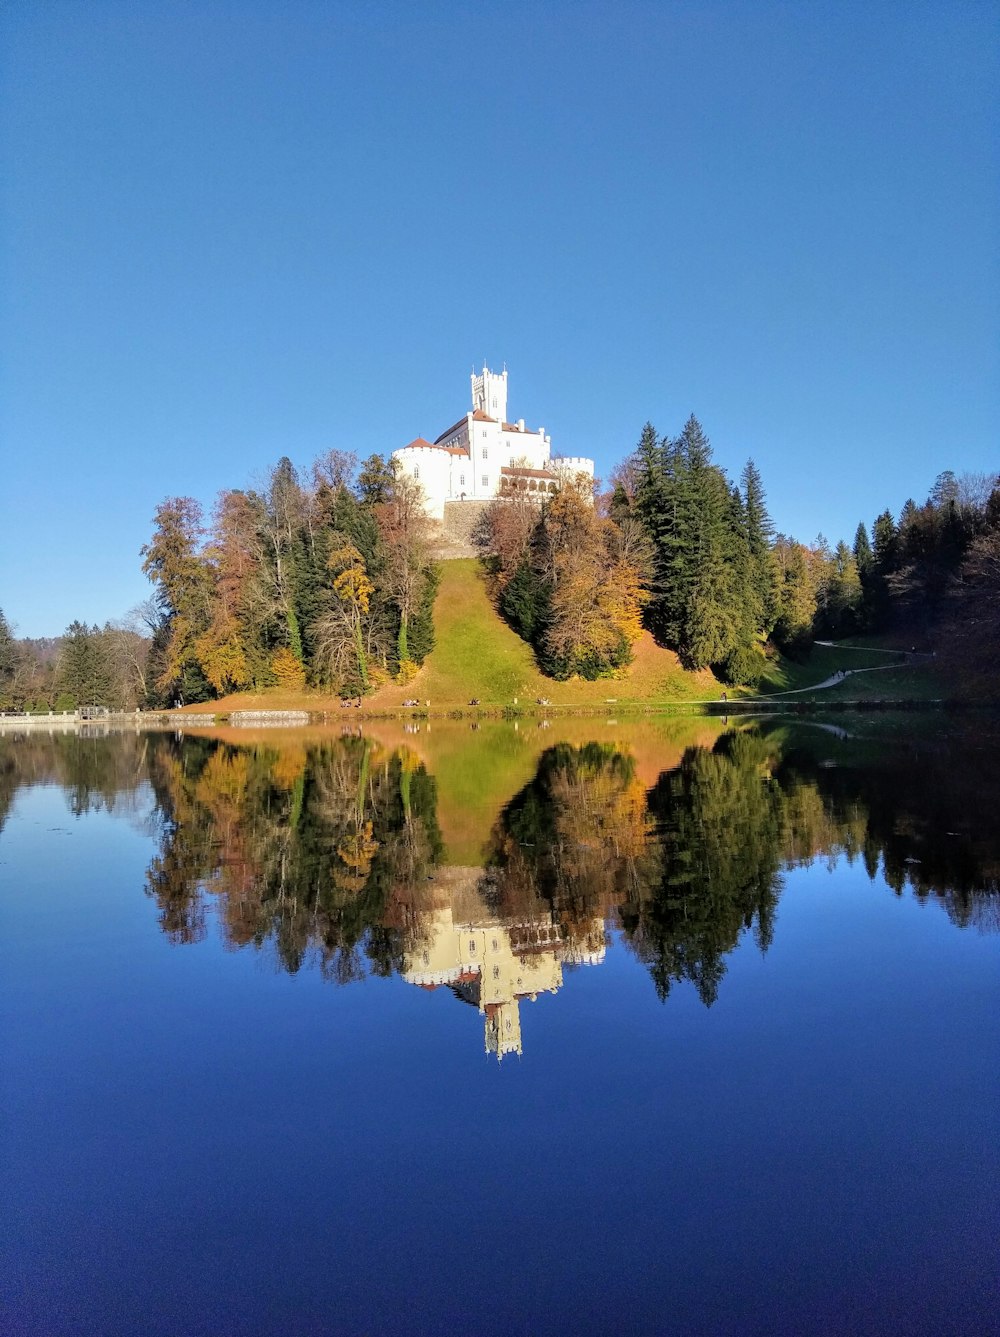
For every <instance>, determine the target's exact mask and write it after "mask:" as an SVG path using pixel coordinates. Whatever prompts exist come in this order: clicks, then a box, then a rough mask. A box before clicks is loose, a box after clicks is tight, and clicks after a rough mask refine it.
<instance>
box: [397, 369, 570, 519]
mask: <svg viewBox="0 0 1000 1337" xmlns="http://www.w3.org/2000/svg"><path fill="white" fill-rule="evenodd" d="M470 380H471V382H472V408H471V410H470V411H469V412H468V413H466V415H465V417H464V418H459V420H458V422H456V423H454V424H453V425H452V426H451V427H449V428H448V430H447V431H445V432H442V433H441V435H440V436H439V437H438V438H437V440H436V441H425V440H424V438H423V437H422V436H418V437H417V439H416V440H415V441H411V442H410V444H409V445H408V446H403V447H402V448H401V449H400V450H394V451H393V452H392V458H393V459H394V460H398V461H399V464H400V466H401V468H402V470H403V472H404V473H406V474H409V476H410V477H411V478H413V479H414V480H415V481H416V482H418V483H419V484H420V485H421V487H422V488H423V490H424V496H425V498H426V506H427V510H428V512H429V513H430V514H431V515H434V516H436V517H437V518H438V519H441V518H442V516H443V515H444V505H445V502H446V501H488V500H489V499H490V498H491V497H496V496H498V495H502V494H503V493H505V492H509V491H512V490H513V489H515V488H516V489H519V490H522V491H527V492H528V493H529V494H530V493H534V494H536V495H538V496H539V498H540V497H541V496H544V495H545V494H547V493H551V492H557V491H558V490H559V483H560V479H562V478H564V477H566V476H573V475H576V474H580V473H583V474H586V475H587V476H588V477H589V478H593V476H594V461H593V460H588V459H585V458H583V456H580V455H561V456H553V455H552V453H551V450H552V441H551V438H549V437H548V436H546V434H545V428H544V427H539V428H538V429H537V430H536V431H533V432H532V431H529V430H528V429H527V428H526V427H525V425H524V419H523V418H521V419H519V420H518V421H517V422H508V421H507V370H506V368H504V370H503V371H502V372H495V371H490V370H489V368H488V367H485V366H484V367H483V370H482V374H481V375H479V376H477V375H476V373H475V372H473V373H472V376H471V377H470Z"/></svg>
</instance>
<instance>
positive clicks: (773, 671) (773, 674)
mask: <svg viewBox="0 0 1000 1337" xmlns="http://www.w3.org/2000/svg"><path fill="white" fill-rule="evenodd" d="M891 661H892V655H887V654H886V653H885V652H884V651H879V650H877V649H873V648H871V647H865V648H862V649H859V648H853V647H850V646H846V645H842V644H837V645H830V646H828V645H814V646H813V648H812V654H810V656H809V658H808V659H807V660H805V662H804V663H797V662H795V661H794V660H791V659H770V660H768V666H767V673H766V674H765V677H764V680H763V682H761V684H760V695H761V696H765V695H769V694H770V693H772V692H799V691H802V690H803V689H804V688H808V687H815V686H816V684H817V683H820V682H825V681H826V680H827V678H832V677H833V675H834V674H835V673H838V672H849V671H850V670H852V669H864V668H878V669H880V670H882V669H884V666H885V665H886V664H887V663H891ZM880 676H881V672H880ZM848 681H851V679H848ZM855 681H861V679H855ZM828 690H830V691H834V690H836V689H834V688H830V689H828Z"/></svg>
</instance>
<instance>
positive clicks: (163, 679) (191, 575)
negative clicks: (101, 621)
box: [142, 497, 212, 701]
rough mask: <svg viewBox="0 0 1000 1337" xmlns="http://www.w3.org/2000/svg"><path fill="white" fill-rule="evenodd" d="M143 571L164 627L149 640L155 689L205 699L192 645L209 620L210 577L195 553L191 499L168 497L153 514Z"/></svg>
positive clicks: (197, 513) (196, 528) (197, 514)
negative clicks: (152, 654)
mask: <svg viewBox="0 0 1000 1337" xmlns="http://www.w3.org/2000/svg"><path fill="white" fill-rule="evenodd" d="M154 524H155V529H154V531H153V537H152V539H151V540H150V541H149V543H147V544H146V545H145V546H144V547H143V548H142V557H143V563H142V569H143V571H144V572H145V574H146V575H147V576H148V577H149V579H150V580H151V581H152V582H153V584H154V585H155V586H156V600H157V603H158V605H159V608H160V611H161V614H162V617H163V624H162V628H161V635H160V637H159V638H158V639H157V638H154V645H153V651H154V656H155V662H156V668H157V685H158V687H159V688H160V689H161V691H163V692H164V693H166V694H168V695H173V694H176V693H178V692H179V693H180V694H181V695H182V696H183V697H184V699H186V700H193V701H197V700H204V699H205V698H206V696H207V695H208V694H209V692H210V689H209V686H208V683H207V682H206V680H205V677H204V674H203V673H202V671H201V667H200V664H199V663H198V654H197V648H196V643H197V640H198V638H199V636H201V635H202V634H203V632H204V631H205V630H206V629H207V627H208V625H209V621H210V617H211V597H212V580H211V573H210V571H209V569H208V566H207V564H206V563H205V561H204V560H203V558H202V555H201V552H200V543H201V538H202V535H203V532H204V531H203V528H202V512H201V507H200V506H199V504H198V503H197V502H196V501H195V500H194V499H193V498H191V497H170V498H168V499H167V500H166V501H165V502H163V503H162V504H161V505H160V506H158V507H157V509H156V514H155V516H154Z"/></svg>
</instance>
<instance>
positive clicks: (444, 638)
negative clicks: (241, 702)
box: [367, 558, 722, 710]
mask: <svg viewBox="0 0 1000 1337" xmlns="http://www.w3.org/2000/svg"><path fill="white" fill-rule="evenodd" d="M434 632H435V639H436V645H435V648H434V650H433V651H432V652H431V654H430V655H428V657H427V660H426V662H425V664H424V666H423V667H422V668H421V670H420V672H419V673H418V674H417V676H416V677H415V678H414V679H413V681H412V682H411V683H409V684H407V686H406V687H396V686H390V687H384V688H382V690H381V691H379V692H377V693H376V694H375V695H374V696H372V697H371V698H369V701H368V703H367V704H368V705H369V707H370V708H372V709H387V710H388V709H393V708H394V707H396V706H400V705H401V704H402V702H403V701H404V700H406V699H407V698H410V697H416V698H418V699H419V700H420V701H421V703H423V702H425V701H430V703H431V709H438V708H439V707H442V708H457V707H460V706H466V705H468V703H469V701H470V700H472V699H473V698H476V699H478V701H479V702H480V704H481V705H482V706H483V707H494V708H496V707H503V706H507V705H513V704H514V702H515V700H516V701H517V703H518V704H519V705H526V704H533V703H534V702H535V700H536V699H537V698H538V697H544V698H546V699H547V700H549V701H551V703H552V704H553V705H554V706H560V705H565V706H594V707H597V706H604V705H605V704H607V703H608V702H612V703H614V704H622V705H638V704H651V703H655V702H663V701H704V700H710V701H714V700H718V698H719V697H720V696H721V694H722V688H721V686H720V685H719V683H718V682H717V681H716V679H715V677H714V676H713V675H712V674H711V673H709V672H707V671H706V672H703V673H688V672H686V671H685V670H684V669H682V668H681V666H680V663H679V661H678V659H677V656H676V655H675V654H673V653H672V652H671V651H669V650H663V649H661V648H660V647H659V646H658V645H656V643H655V642H654V641H653V638H652V637H651V636H650V635H649V634H648V633H644V634H643V636H642V637H641V638H640V640H639V641H638V643H637V644H636V646H635V658H634V662H633V663H632V664H631V665H630V666H629V667H628V668H627V669H626V670H625V671H624V674H623V676H622V677H621V678H602V679H599V680H598V681H597V682H584V681H582V680H580V679H575V680H573V681H571V682H553V680H552V679H551V678H546V677H545V676H544V675H543V674H541V673H540V672H539V671H538V667H537V665H536V664H535V658H534V655H533V654H532V652H531V648H530V647H529V646H528V645H526V644H525V642H524V641H522V640H521V638H520V637H519V636H517V635H516V634H515V633H514V632H513V631H511V629H510V627H508V626H507V624H506V623H505V622H504V621H503V620H502V619H501V618H499V617H498V616H497V613H496V610H495V609H494V607H493V605H492V603H491V602H490V600H489V597H488V595H487V593H486V585H485V583H484V580H483V575H482V572H481V570H480V567H479V563H478V562H477V561H476V560H475V559H473V558H462V559H459V560H455V561H449V562H442V564H441V586H440V589H439V590H438V596H437V602H436V603H435V605H434Z"/></svg>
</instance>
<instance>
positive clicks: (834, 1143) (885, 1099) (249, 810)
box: [0, 712, 1000, 1337]
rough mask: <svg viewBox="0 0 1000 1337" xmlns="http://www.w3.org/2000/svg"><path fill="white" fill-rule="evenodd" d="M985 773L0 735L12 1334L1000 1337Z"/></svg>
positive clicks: (724, 734)
mask: <svg viewBox="0 0 1000 1337" xmlns="http://www.w3.org/2000/svg"><path fill="white" fill-rule="evenodd" d="M998 744H1000V724H998V721H997V720H996V719H995V718H993V717H991V716H989V715H985V714H978V713H972V712H969V713H957V714H945V713H940V714H929V715H919V716H918V715H910V716H904V715H900V716H893V715H885V716H881V715H872V716H865V715H856V716H855V715H843V716H840V717H832V716H831V717H830V720H829V721H828V722H822V721H818V720H817V719H816V718H815V717H790V718H785V719H768V720H766V721H757V722H754V721H745V720H744V721H739V722H737V723H732V722H731V723H730V724H726V723H724V722H723V721H721V720H719V719H708V718H697V717H695V718H687V719H661V718H655V717H649V718H646V719H642V720H637V721H634V722H629V721H626V720H622V721H617V722H616V721H613V720H604V719H592V720H587V719H571V720H566V719H563V720H551V721H547V720H541V719H523V720H519V721H510V722H503V723H501V722H495V723H486V722H483V723H482V724H481V725H475V724H473V725H470V722H469V721H468V720H464V721H463V720H455V721H445V720H442V721H436V720H435V721H429V722H428V721H424V722H422V723H417V722H415V723H413V724H410V725H407V726H405V727H404V726H402V725H397V724H391V723H385V724H377V723H373V724H370V725H368V724H366V725H364V726H363V727H358V728H357V729H355V730H354V731H353V732H351V731H348V732H346V733H344V734H341V733H340V732H339V731H334V730H327V731H322V730H319V729H304V730H299V731H292V730H288V731H278V730H259V731H257V732H251V731H249V730H245V729H243V730H235V729H233V730H221V729H219V730H202V731H197V730H196V731H194V732H192V733H190V734H187V735H186V736H183V737H182V736H180V735H179V734H174V733H168V732H162V733H157V732H134V733H132V732H128V733H117V734H116V733H107V734H104V733H101V732H100V731H98V730H93V731H91V732H90V733H87V732H86V731H84V732H83V733H80V734H72V733H68V734H61V735H60V734H57V735H53V736H49V735H48V734H42V733H35V734H27V735H22V736H18V735H12V734H9V733H8V734H6V735H4V734H0V950H2V954H3V959H2V963H0V999H2V1009H3V1011H2V1026H3V1033H4V1037H5V1040H4V1059H3V1069H2V1079H0V1080H2V1104H3V1121H4V1154H3V1166H2V1196H3V1202H4V1219H5V1225H4V1233H3V1245H2V1251H3V1258H2V1263H3V1266H2V1273H3V1276H2V1279H0V1301H2V1323H0V1327H2V1330H3V1331H4V1332H5V1333H9V1334H44V1337H60V1335H61V1334H74V1337H76V1335H79V1334H90V1333H95V1334H102V1337H104V1335H111V1334H133V1333H135V1334H151V1335H159V1334H163V1335H164V1337H167V1335H169V1337H181V1335H187V1334H212V1337H216V1335H217V1334H233V1335H234V1337H236V1335H237V1334H238V1335H239V1337H245V1335H247V1334H279V1333H280V1334H340V1333H345V1334H362V1333H401V1334H407V1333H414V1334H417V1333H445V1332H453V1331H455V1332H457V1331H465V1330H468V1331H471V1332H473V1333H475V1334H477V1335H481V1334H504V1335H505V1337H506V1335H513V1334H545V1333H572V1334H585V1333H636V1334H640V1333H641V1334H645V1333H674V1332H676V1333H713V1334H714V1333H727V1334H728V1333H732V1334H747V1333H761V1334H764V1333H767V1334H774V1333H824V1334H825V1333H834V1334H852V1337H854V1335H856V1334H859V1333H886V1332H899V1333H908V1334H913V1333H934V1334H939V1333H970V1334H985V1333H988V1332H995V1331H998V1330H1000V1329H998V1319H997V1310H996V1287H997V1238H998V1226H1000V1210H998V1185H1000V1174H998V1171H1000V1138H998V1136H997V1131H998V1106H1000V1102H998V1096H1000V1007H998V1003H1000V822H998V816H997V814H998V813H1000V767H998V765H997V757H998Z"/></svg>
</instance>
